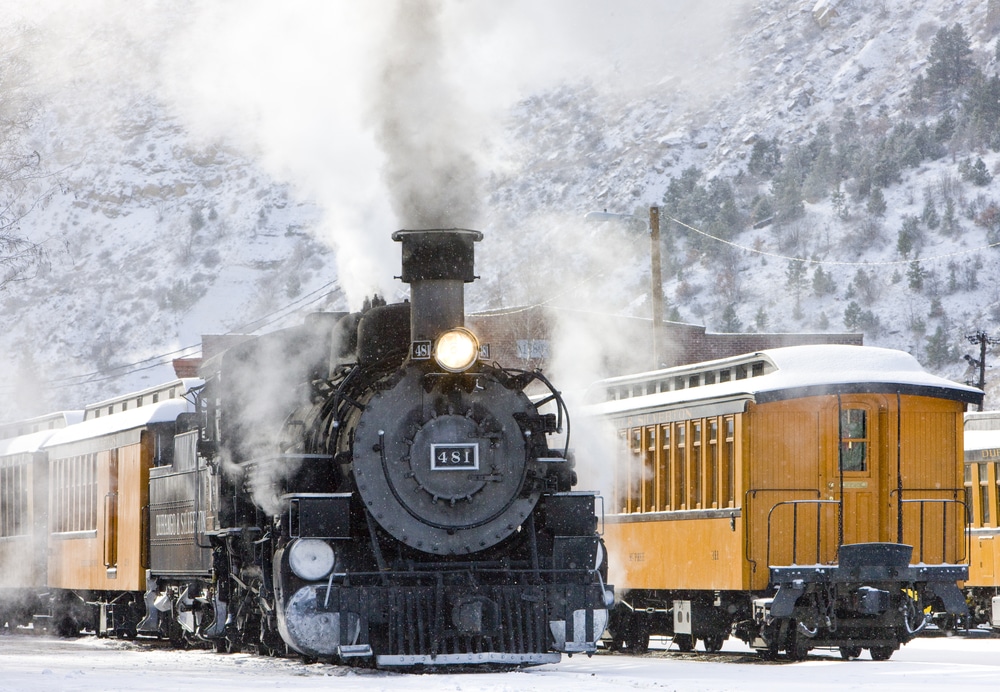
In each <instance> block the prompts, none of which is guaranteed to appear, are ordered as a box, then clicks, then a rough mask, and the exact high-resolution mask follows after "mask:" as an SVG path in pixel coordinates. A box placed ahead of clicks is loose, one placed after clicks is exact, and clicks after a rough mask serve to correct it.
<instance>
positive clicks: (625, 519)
mask: <svg viewBox="0 0 1000 692" xmlns="http://www.w3.org/2000/svg"><path fill="white" fill-rule="evenodd" d="M735 511H736V510H734V512H735ZM685 514H686V512H684V511H680V512H664V513H663V514H662V516H661V517H659V518H657V515H656V514H647V515H645V516H644V517H641V518H639V517H634V516H629V515H618V516H616V517H609V518H608V522H607V523H606V524H605V545H607V547H608V554H609V559H610V565H611V571H610V574H609V577H608V578H609V581H611V582H612V583H614V584H615V585H616V587H617V588H626V589H654V590H660V589H711V590H717V591H737V590H742V589H744V588H745V583H744V570H743V559H742V558H743V555H742V550H743V540H742V536H743V523H742V520H741V519H739V518H738V517H737V518H736V519H735V521H734V520H731V519H730V518H728V517H713V518H701V519H695V518H682V517H683V516H684V515H685ZM692 514H697V512H694V513H692ZM734 529H735V530H734Z"/></svg>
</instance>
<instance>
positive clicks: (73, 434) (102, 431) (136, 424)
mask: <svg viewBox="0 0 1000 692" xmlns="http://www.w3.org/2000/svg"><path fill="white" fill-rule="evenodd" d="M193 411H194V405H193V404H191V402H189V401H187V400H186V399H179V398H177V399H168V400H167V401H161V402H159V403H156V404H147V405H145V406H139V407H138V408H134V409H130V410H128V411H122V412H121V413H115V414H113V415H110V416H101V417H100V418H93V419H91V420H87V421H83V422H82V423H78V424H76V425H71V426H69V427H66V428H63V429H61V430H56V431H55V434H53V435H52V436H51V437H50V438H49V439H48V440H47V441H46V442H45V443H44V444H43V445H42V447H43V448H44V449H49V448H52V447H57V446H59V445H65V444H70V443H73V442H79V441H81V440H89V439H93V438H97V437H104V436H106V435H111V434H113V433H119V432H125V431H127V430H135V429H137V428H144V427H146V426H148V425H152V424H154V423H167V422H170V421H174V420H176V419H177V416H179V415H180V414H182V413H189V412H193Z"/></svg>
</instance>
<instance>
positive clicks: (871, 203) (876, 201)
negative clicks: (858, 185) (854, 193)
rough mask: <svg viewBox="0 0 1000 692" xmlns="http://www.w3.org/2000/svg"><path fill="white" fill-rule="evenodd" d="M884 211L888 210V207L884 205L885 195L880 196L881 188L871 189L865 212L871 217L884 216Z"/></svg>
mask: <svg viewBox="0 0 1000 692" xmlns="http://www.w3.org/2000/svg"><path fill="white" fill-rule="evenodd" d="M886 209H888V205H887V204H886V203H885V195H884V194H882V188H880V187H874V188H872V192H871V195H869V196H868V206H867V207H866V210H867V211H868V213H869V214H870V215H871V216H885V212H886Z"/></svg>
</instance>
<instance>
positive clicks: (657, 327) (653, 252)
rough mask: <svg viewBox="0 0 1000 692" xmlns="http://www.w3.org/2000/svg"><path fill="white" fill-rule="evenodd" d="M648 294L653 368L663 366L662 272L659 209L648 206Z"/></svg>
mask: <svg viewBox="0 0 1000 692" xmlns="http://www.w3.org/2000/svg"><path fill="white" fill-rule="evenodd" d="M649 262H650V271H649V274H650V281H651V283H652V286H651V287H650V288H651V291H650V296H651V300H652V303H653V369H654V370H659V369H660V368H662V367H663V361H662V359H661V357H660V351H661V350H662V348H663V344H662V343H661V341H662V339H661V336H662V333H663V273H662V267H661V262H660V209H659V207H650V208H649Z"/></svg>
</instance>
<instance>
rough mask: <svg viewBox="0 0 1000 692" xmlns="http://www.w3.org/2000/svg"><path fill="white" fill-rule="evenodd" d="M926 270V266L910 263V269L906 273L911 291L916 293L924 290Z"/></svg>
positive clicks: (914, 262)
mask: <svg viewBox="0 0 1000 692" xmlns="http://www.w3.org/2000/svg"><path fill="white" fill-rule="evenodd" d="M926 273H927V272H926V270H925V269H924V266H923V265H922V264H921V263H920V262H918V261H916V260H914V261H912V262H910V268H909V269H908V270H907V272H906V278H907V279H908V280H909V286H910V290H911V291H914V292H916V293H919V292H920V291H922V290H924V276H925V275H926Z"/></svg>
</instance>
